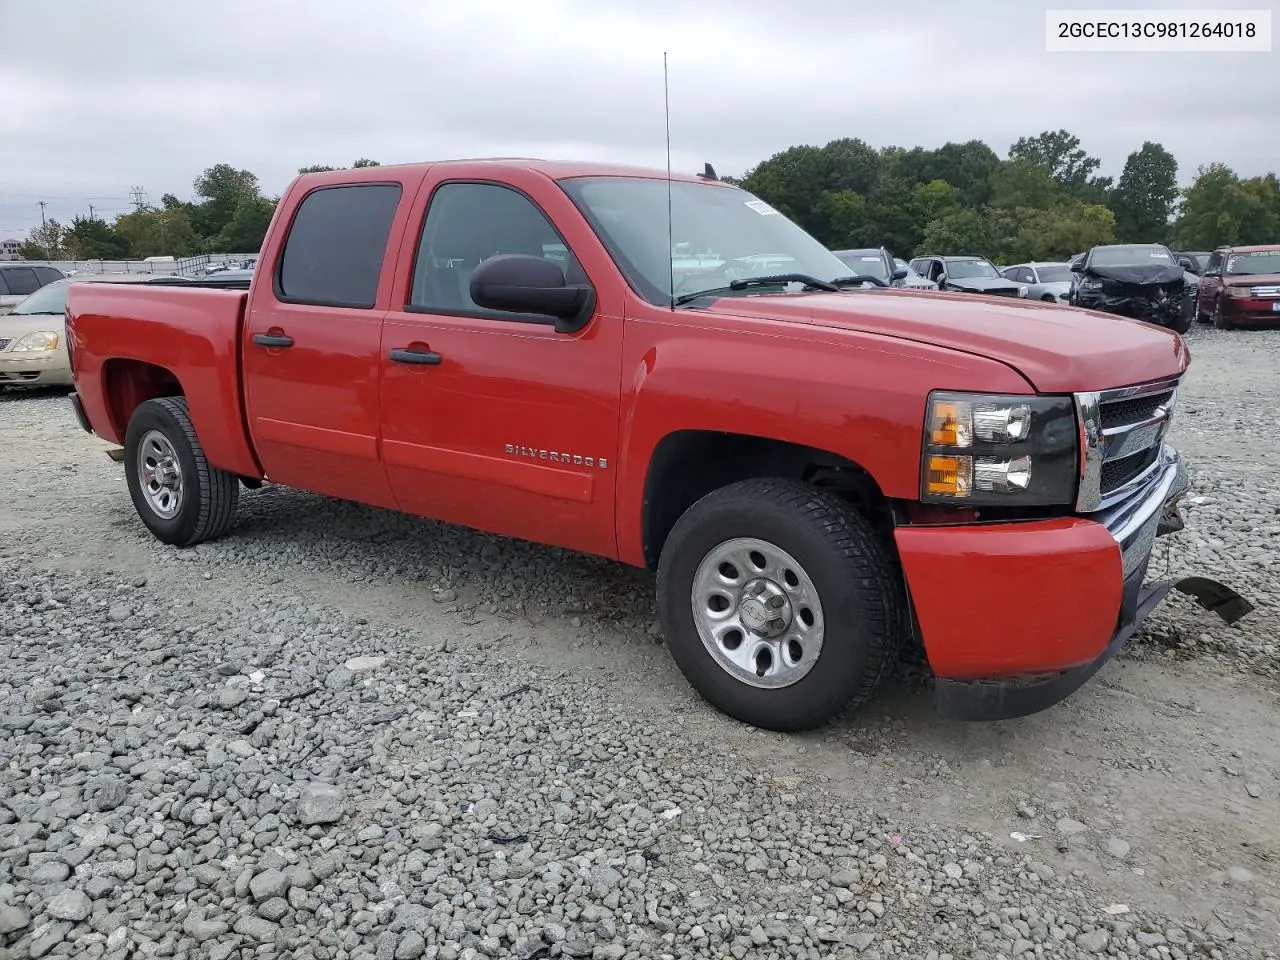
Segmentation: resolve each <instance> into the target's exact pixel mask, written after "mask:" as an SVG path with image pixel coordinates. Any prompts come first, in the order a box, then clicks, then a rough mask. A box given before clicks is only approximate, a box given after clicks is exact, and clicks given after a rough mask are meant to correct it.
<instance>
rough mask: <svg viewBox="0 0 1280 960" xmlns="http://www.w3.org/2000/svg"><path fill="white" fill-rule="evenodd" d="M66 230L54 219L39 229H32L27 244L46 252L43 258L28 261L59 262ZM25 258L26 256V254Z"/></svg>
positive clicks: (31, 258)
mask: <svg viewBox="0 0 1280 960" xmlns="http://www.w3.org/2000/svg"><path fill="white" fill-rule="evenodd" d="M65 235H66V228H64V227H63V226H62V224H60V223H59V222H58V221H57V220H54V219H53V218H52V217H51V218H50V219H48V220H46V221H45V222H44V223H42V224H41V225H40V226H38V227H32V228H31V233H30V235H29V236H28V237H27V242H28V244H30V245H31V246H33V247H39V248H40V249H41V250H42V251H44V254H45V255H44V256H43V257H27V259H28V260H58V259H61V257H62V254H63V242H64V241H63V238H64V236H65ZM24 256H25V254H24Z"/></svg>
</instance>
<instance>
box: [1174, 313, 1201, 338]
mask: <svg viewBox="0 0 1280 960" xmlns="http://www.w3.org/2000/svg"><path fill="white" fill-rule="evenodd" d="M1194 317H1195V314H1193V313H1191V312H1190V311H1189V310H1183V311H1181V312H1180V313H1179V314H1178V317H1177V319H1176V320H1174V321H1173V324H1172V326H1171V327H1170V329H1171V330H1173V331H1175V332H1177V333H1179V334H1186V333H1187V332H1188V331H1189V330H1190V329H1191V322H1192V320H1193V318H1194Z"/></svg>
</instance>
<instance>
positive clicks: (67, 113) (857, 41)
mask: <svg viewBox="0 0 1280 960" xmlns="http://www.w3.org/2000/svg"><path fill="white" fill-rule="evenodd" d="M1275 4H1276V0H1239V2H1236V3H1216V2H1214V0H1201V2H1199V3H1185V2H1184V3H1179V2H1177V0H1162V2H1158V3H1145V2H1143V0H1131V2H1129V3H1127V4H1126V6H1129V7H1163V8H1168V7H1171V6H1174V7H1187V8H1193V9H1206V8H1214V9H1236V8H1240V7H1252V8H1263V9H1267V8H1271V9H1273V11H1274V7H1275ZM1047 5H1049V4H1045V3H1028V2H1026V0H970V2H968V3H965V4H952V3H945V2H942V0H933V2H920V0H916V2H903V0H899V2H897V3H889V2H884V0H878V2H876V3H874V4H872V3H868V2H865V0H790V2H786V3H778V2H777V0H679V2H677V0H643V2H642V0H537V2H521V3H517V2H514V0H489V2H485V0H448V2H446V0H305V2H302V0H213V2H180V3H177V2H170V3H161V2H156V0H145V2H143V0H138V2H135V0H112V2H111V3H97V2H86V3H83V4H81V3H78V2H77V3H64V4H56V5H54V6H53V7H52V8H51V7H50V5H48V4H41V3H35V2H22V0H0V38H3V42H2V49H3V56H0V89H2V90H3V91H4V102H5V109H4V110H3V111H0V116H2V117H3V118H4V119H3V121H2V122H0V238H5V237H25V235H26V234H27V232H28V231H29V230H30V228H31V227H32V226H33V225H35V224H39V222H40V208H39V206H38V205H37V201H39V200H42V199H43V200H47V201H48V206H47V208H46V210H47V214H48V215H49V216H53V217H56V218H58V219H60V220H61V221H63V222H64V223H66V222H69V221H70V219H71V217H72V216H74V215H76V214H86V213H87V212H88V207H89V204H93V205H94V207H95V210H96V211H97V212H98V213H99V215H102V216H105V217H106V218H107V219H110V218H111V217H112V216H113V215H114V214H115V213H117V212H122V211H125V210H127V209H128V206H129V191H130V189H131V187H133V186H135V185H140V186H142V187H143V188H144V189H145V190H146V191H147V193H148V195H149V197H150V199H151V200H152V201H154V202H157V203H158V202H159V199H160V196H161V194H163V193H166V192H171V193H175V194H177V195H178V196H180V197H182V198H183V199H187V198H189V197H190V195H191V182H192V180H193V179H194V178H195V177H196V176H197V175H198V174H199V173H200V172H201V171H202V170H203V169H204V168H205V167H208V166H211V165H212V164H214V163H219V162H225V163H230V164H233V165H234V166H236V167H240V168H247V169H249V170H252V171H253V172H254V173H256V174H257V175H258V177H259V179H260V181H261V185H262V188H263V190H264V192H265V193H267V194H269V195H276V194H278V193H279V192H280V191H281V190H282V189H283V188H284V187H285V185H286V184H287V183H288V181H289V179H290V177H292V176H293V175H294V174H295V173H296V171H297V168H298V167H300V166H304V165H307V164H316V163H328V164H332V165H335V166H345V165H349V164H350V163H351V162H352V161H354V160H355V159H356V158H357V157H361V156H366V157H371V158H373V159H376V160H379V161H382V162H384V163H392V162H403V161H412V160H423V159H433V158H450V157H467V156H486V155H520V156H540V157H553V158H587V159H604V160H621V161H626V162H636V163H641V164H648V165H658V166H660V165H662V164H663V163H664V162H665V148H664V142H665V139H664V138H665V134H664V125H663V85H662V54H663V51H664V50H666V51H669V52H670V80H671V135H672V156H673V161H674V164H675V166H676V167H677V168H678V169H682V170H685V171H690V172H692V171H695V170H698V169H701V166H702V163H703V162H704V161H710V162H711V163H712V164H714V165H715V167H716V169H717V170H718V171H719V172H720V173H728V174H738V173H741V172H742V171H743V170H744V169H746V168H747V167H749V166H751V165H753V164H755V163H757V162H759V161H761V160H763V159H766V158H767V157H769V156H770V155H771V154H774V153H776V152H777V151H779V150H782V149H785V148H786V147H788V146H791V145H793V144H800V143H812V144H823V143H826V142H827V141H829V140H832V139H834V138H837V137H845V136H854V137H861V138H862V139H864V140H866V141H867V142H869V143H871V144H872V145H873V146H877V147H879V146H884V145H887V144H899V145H904V146H915V145H921V146H926V147H935V146H938V145H940V144H942V143H944V142H946V141H947V140H968V139H972V138H977V139H981V140H984V141H986V142H987V143H988V144H989V145H991V147H992V148H993V149H995V150H996V152H997V153H999V154H1000V155H1002V156H1003V155H1004V154H1005V153H1006V151H1007V150H1008V147H1009V145H1010V144H1011V143H1012V142H1013V140H1015V139H1016V138H1017V137H1019V136H1021V135H1024V134H1035V133H1038V132H1040V131H1042V130H1046V129H1057V128H1059V127H1065V128H1066V129H1068V130H1070V131H1071V132H1073V133H1075V134H1076V135H1077V136H1079V137H1080V138H1081V140H1082V141H1083V145H1084V147H1085V148H1086V149H1087V150H1088V151H1089V152H1090V153H1091V154H1093V155H1094V156H1098V157H1100V158H1101V159H1102V161H1103V167H1102V172H1103V173H1104V174H1111V175H1117V174H1118V173H1119V171H1120V168H1121V166H1122V165H1123V164H1124V160H1125V157H1126V156H1127V155H1128V153H1129V152H1130V151H1131V150H1134V149H1136V148H1137V147H1139V146H1140V145H1141V143H1142V141H1143V140H1144V139H1151V140H1156V141H1159V142H1161V143H1163V144H1164V145H1165V146H1166V147H1167V148H1168V149H1169V150H1170V151H1171V152H1172V153H1173V154H1174V156H1175V157H1177V159H1178V161H1179V165H1180V169H1179V179H1180V180H1181V181H1182V182H1183V183H1185V182H1187V181H1188V180H1189V179H1190V178H1191V177H1192V176H1194V174H1195V170H1196V167H1197V166H1198V165H1200V164H1204V163H1208V162H1210V161H1213V160H1221V161H1224V162H1226V163H1227V164H1229V165H1230V166H1232V167H1233V168H1234V169H1235V170H1236V171H1237V173H1239V174H1241V175H1242V176H1251V175H1255V174H1259V173H1263V172H1266V171H1267V170H1275V169H1277V168H1278V167H1280V124H1277V123H1276V117H1277V113H1278V111H1280V99H1278V98H1277V93H1276V91H1277V87H1278V86H1280V53H1277V52H1274V51H1273V52H1271V53H1247V54H1246V53H1240V54H1231V53H1214V54H1206V53H1189V54H1149V53H1142V54H1139V53H1114V54H1065V53H1047V52H1045V49H1044V47H1045V27H1044V8H1045V6H1047ZM1052 5H1053V6H1061V7H1080V8H1090V7H1093V8H1096V7H1105V6H1107V4H1105V3H1103V2H1102V0H1095V2H1094V3H1070V2H1061V3H1055V4H1052ZM55 9H56V12H55ZM1273 20H1276V21H1280V17H1276V16H1275V13H1274V12H1273Z"/></svg>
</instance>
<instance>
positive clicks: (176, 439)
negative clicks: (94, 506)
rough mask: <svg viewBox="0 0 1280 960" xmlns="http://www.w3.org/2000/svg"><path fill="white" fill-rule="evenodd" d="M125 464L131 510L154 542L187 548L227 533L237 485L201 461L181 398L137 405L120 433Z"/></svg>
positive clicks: (233, 480)
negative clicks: (123, 436) (121, 433)
mask: <svg viewBox="0 0 1280 960" xmlns="http://www.w3.org/2000/svg"><path fill="white" fill-rule="evenodd" d="M124 464H125V478H126V480H127V481H128V484H129V496H130V497H131V498H132V500H133V507H134V509H135V510H137V512H138V516H139V517H140V518H141V520H142V522H143V524H145V525H146V527H147V529H148V530H150V531H151V533H152V535H153V536H154V537H155V538H156V539H157V540H160V541H162V542H164V543H169V544H173V545H174V546H179V547H189V546H193V545H195V544H197V543H202V542H204V541H206V540H214V539H217V538H218V537H221V536H223V535H225V534H226V533H227V531H228V530H230V529H231V525H232V523H233V521H234V519H235V511H236V504H237V503H238V501H239V497H240V486H239V482H238V480H237V478H236V476H235V475H234V474H231V473H228V472H227V471H225V470H219V469H217V468H216V467H212V466H210V465H209V461H208V460H207V459H205V455H204V448H203V447H201V446H200V440H199V438H198V437H197V436H196V431H195V427H194V426H193V425H192V423H191V416H190V414H189V412H188V410H187V401H186V399H185V398H183V397H160V398H157V399H155V400H148V401H146V402H145V403H141V404H139V405H138V408H137V409H136V410H135V411H134V412H133V416H132V417H131V418H130V419H129V427H128V429H127V430H126V431H125V438H124Z"/></svg>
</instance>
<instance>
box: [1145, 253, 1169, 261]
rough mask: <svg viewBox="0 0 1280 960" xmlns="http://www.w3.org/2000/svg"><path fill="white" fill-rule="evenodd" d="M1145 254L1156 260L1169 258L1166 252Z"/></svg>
mask: <svg viewBox="0 0 1280 960" xmlns="http://www.w3.org/2000/svg"><path fill="white" fill-rule="evenodd" d="M1147 256H1149V257H1152V258H1153V259H1156V260H1168V259H1169V255H1168V254H1167V253H1150V254H1147Z"/></svg>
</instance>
